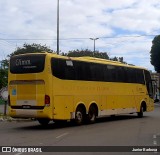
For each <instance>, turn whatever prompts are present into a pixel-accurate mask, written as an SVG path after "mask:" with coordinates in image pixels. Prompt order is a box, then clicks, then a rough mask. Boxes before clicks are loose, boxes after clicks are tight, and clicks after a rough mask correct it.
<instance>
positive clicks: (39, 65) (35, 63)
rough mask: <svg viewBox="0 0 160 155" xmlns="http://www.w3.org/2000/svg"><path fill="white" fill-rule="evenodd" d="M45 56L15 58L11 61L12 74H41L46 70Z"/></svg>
mask: <svg viewBox="0 0 160 155" xmlns="http://www.w3.org/2000/svg"><path fill="white" fill-rule="evenodd" d="M45 56H46V55H44V54H40V55H38V54H35V55H33V54H28V55H18V56H13V57H11V59H10V72H11V73H15V74H23V73H39V72H42V71H43V70H44V63H45Z"/></svg>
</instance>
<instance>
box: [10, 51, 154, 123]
mask: <svg viewBox="0 0 160 155" xmlns="http://www.w3.org/2000/svg"><path fill="white" fill-rule="evenodd" d="M8 89H9V90H8V91H9V115H10V116H11V117H13V118H36V119H37V120H38V121H39V123H40V124H42V125H47V124H48V123H49V121H50V120H53V121H55V122H56V121H57V122H58V121H61V120H67V121H68V120H74V121H75V122H76V123H77V124H83V123H84V122H85V121H88V122H90V123H94V122H95V121H96V118H98V117H102V116H110V115H111V116H112V115H118V114H127V113H128V114H130V113H137V115H138V117H143V112H145V111H152V110H154V100H153V96H154V94H153V87H152V80H151V76H150V73H149V71H148V70H146V69H145V68H141V67H135V66H132V65H127V64H123V63H120V62H115V61H110V60H104V59H99V58H93V57H77V58H76V57H65V56H60V55H57V54H53V53H36V54H33V53H32V54H29V53H28V54H22V55H16V56H13V57H11V59H10V67H9V81H8Z"/></svg>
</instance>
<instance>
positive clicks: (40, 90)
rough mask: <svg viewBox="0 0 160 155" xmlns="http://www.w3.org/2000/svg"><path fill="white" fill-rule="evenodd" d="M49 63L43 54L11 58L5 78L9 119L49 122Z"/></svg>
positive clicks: (50, 114) (46, 56)
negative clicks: (36, 119)
mask: <svg viewBox="0 0 160 155" xmlns="http://www.w3.org/2000/svg"><path fill="white" fill-rule="evenodd" d="M49 62H50V60H49V57H48V55H47V54H45V53H39V54H38V53H37V54H22V55H17V56H13V57H11V59H10V68H9V77H8V89H9V90H8V91H9V115H10V116H11V117H13V118H38V119H41V118H43V119H48V120H49V119H52V109H51V105H50V103H51V100H50V96H51V95H52V94H51V92H52V91H51V86H52V84H51V82H52V80H51V77H50V74H49V73H50V65H47V64H48V63H49ZM49 82H50V83H49Z"/></svg>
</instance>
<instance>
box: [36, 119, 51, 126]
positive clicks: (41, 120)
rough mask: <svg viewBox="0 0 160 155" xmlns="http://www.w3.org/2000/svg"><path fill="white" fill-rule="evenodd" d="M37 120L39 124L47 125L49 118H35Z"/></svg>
mask: <svg viewBox="0 0 160 155" xmlns="http://www.w3.org/2000/svg"><path fill="white" fill-rule="evenodd" d="M37 120H38V122H39V123H40V124H41V125H43V126H46V125H48V123H49V121H50V120H49V119H45V118H39V119H37Z"/></svg>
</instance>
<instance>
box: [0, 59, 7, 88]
mask: <svg viewBox="0 0 160 155" xmlns="http://www.w3.org/2000/svg"><path fill="white" fill-rule="evenodd" d="M0 79H1V80H0V89H1V88H2V87H6V86H7V82H8V60H7V59H5V60H2V61H1V62H0Z"/></svg>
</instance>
